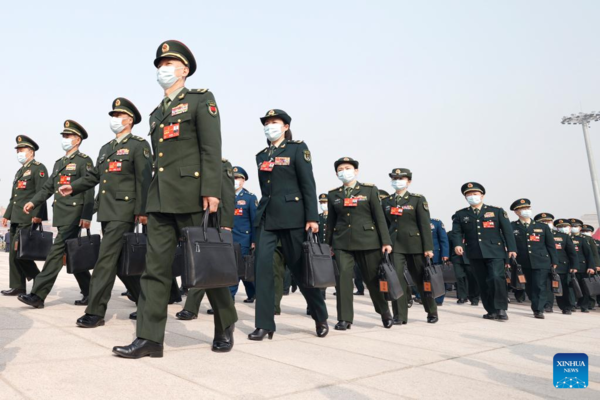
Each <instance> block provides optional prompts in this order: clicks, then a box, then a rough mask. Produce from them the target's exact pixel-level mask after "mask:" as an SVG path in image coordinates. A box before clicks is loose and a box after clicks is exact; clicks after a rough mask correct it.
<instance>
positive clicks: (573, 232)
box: [571, 226, 581, 235]
mask: <svg viewBox="0 0 600 400" xmlns="http://www.w3.org/2000/svg"><path fill="white" fill-rule="evenodd" d="M579 232H581V228H580V227H578V226H574V227H572V228H571V233H572V234H574V235H577V234H578V233H579Z"/></svg>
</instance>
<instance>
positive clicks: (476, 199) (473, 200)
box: [467, 194, 481, 206]
mask: <svg viewBox="0 0 600 400" xmlns="http://www.w3.org/2000/svg"><path fill="white" fill-rule="evenodd" d="M467 202H468V203H469V204H470V205H472V206H476V205H477V204H479V203H481V196H479V195H478V194H471V195H468V196H467Z"/></svg>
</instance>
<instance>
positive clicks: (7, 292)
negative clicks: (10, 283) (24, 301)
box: [0, 289, 27, 296]
mask: <svg viewBox="0 0 600 400" xmlns="http://www.w3.org/2000/svg"><path fill="white" fill-rule="evenodd" d="M0 293H2V294H3V295H4V296H18V295H20V294H25V293H27V292H26V291H25V289H8V290H3V291H1V292H0Z"/></svg>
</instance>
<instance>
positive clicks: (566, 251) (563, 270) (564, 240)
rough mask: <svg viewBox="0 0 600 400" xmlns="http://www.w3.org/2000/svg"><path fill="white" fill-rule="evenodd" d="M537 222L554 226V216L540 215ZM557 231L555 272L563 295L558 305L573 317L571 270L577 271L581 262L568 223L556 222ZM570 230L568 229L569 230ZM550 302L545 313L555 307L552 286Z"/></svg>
mask: <svg viewBox="0 0 600 400" xmlns="http://www.w3.org/2000/svg"><path fill="white" fill-rule="evenodd" d="M534 219H535V221H536V222H541V223H544V224H548V227H550V226H552V220H553V219H554V215H552V214H550V213H540V214H538V215H536V216H535V217H534ZM554 226H555V227H556V228H557V229H556V230H552V229H551V230H552V235H553V236H554V247H556V253H557V254H558V266H557V267H556V269H555V270H554V272H556V273H557V274H558V276H559V277H560V280H561V284H562V288H563V295H562V296H556V303H557V304H558V308H560V309H561V311H562V313H563V314H566V315H571V309H572V308H573V307H574V306H575V298H574V296H573V291H572V290H571V289H570V287H571V285H570V283H571V274H570V273H569V272H570V271H571V270H575V269H577V264H578V263H579V260H578V259H577V251H576V250H575V245H574V244H573V240H572V239H571V236H570V235H569V234H568V231H566V230H564V229H563V228H565V227H568V226H570V225H569V224H568V222H567V223H566V224H565V223H563V220H556V221H555V222H554ZM567 229H568V228H567ZM546 293H547V294H548V300H547V301H546V307H545V309H544V311H545V312H553V311H550V310H552V306H553V305H554V293H553V292H552V287H551V285H549V286H548V289H547V292H546Z"/></svg>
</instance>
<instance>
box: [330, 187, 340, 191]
mask: <svg viewBox="0 0 600 400" xmlns="http://www.w3.org/2000/svg"><path fill="white" fill-rule="evenodd" d="M340 188H341V186H338V187H335V188H333V189H330V190H329V191H330V192H335V191H336V190H339V189H340Z"/></svg>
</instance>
